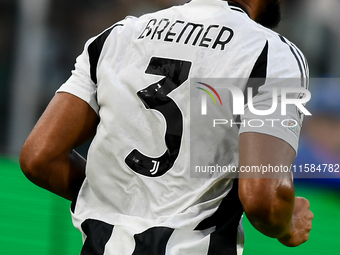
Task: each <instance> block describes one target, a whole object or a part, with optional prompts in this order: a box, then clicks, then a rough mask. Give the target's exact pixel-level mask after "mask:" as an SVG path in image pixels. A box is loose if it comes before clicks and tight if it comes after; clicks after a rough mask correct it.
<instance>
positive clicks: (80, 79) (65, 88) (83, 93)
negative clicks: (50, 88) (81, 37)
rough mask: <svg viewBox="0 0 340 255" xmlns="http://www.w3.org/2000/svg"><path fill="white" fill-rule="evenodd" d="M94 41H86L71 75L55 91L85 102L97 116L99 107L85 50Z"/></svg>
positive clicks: (95, 86)
mask: <svg viewBox="0 0 340 255" xmlns="http://www.w3.org/2000/svg"><path fill="white" fill-rule="evenodd" d="M94 40H95V38H92V39H90V40H88V41H87V43H86V44H85V49H84V51H83V52H82V54H81V55H80V56H79V57H78V58H77V60H76V64H75V69H74V70H73V71H72V75H71V76H70V78H69V79H68V80H67V81H66V82H65V83H64V84H63V85H62V86H61V87H60V88H59V89H58V90H57V93H59V92H67V93H70V94H72V95H75V96H77V97H79V98H80V99H82V100H84V101H85V102H87V103H88V104H89V105H90V106H91V108H92V109H93V110H94V111H95V112H96V113H97V114H98V111H99V105H98V102H97V85H96V84H95V83H94V82H93V81H92V79H91V74H90V60H89V53H88V50H87V49H88V47H89V45H90V44H91V43H92V42H93V41H94Z"/></svg>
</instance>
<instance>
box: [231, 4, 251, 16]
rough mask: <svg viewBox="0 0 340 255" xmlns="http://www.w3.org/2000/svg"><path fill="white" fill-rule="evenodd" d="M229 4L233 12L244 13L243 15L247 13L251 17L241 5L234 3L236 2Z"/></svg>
mask: <svg viewBox="0 0 340 255" xmlns="http://www.w3.org/2000/svg"><path fill="white" fill-rule="evenodd" d="M227 2H228V5H229V7H230V9H231V10H234V11H238V12H243V13H245V14H247V15H248V16H249V13H248V12H247V11H246V9H244V8H243V7H242V6H241V5H239V4H237V3H234V2H229V1H227Z"/></svg>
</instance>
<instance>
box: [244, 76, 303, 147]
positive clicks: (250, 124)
mask: <svg viewBox="0 0 340 255" xmlns="http://www.w3.org/2000/svg"><path fill="white" fill-rule="evenodd" d="M300 84H301V80H300V79H267V80H266V83H265V85H263V86H261V87H260V88H259V92H258V94H257V95H256V96H255V97H254V98H252V99H250V101H248V104H247V105H246V107H245V113H244V115H243V116H242V117H241V123H240V134H241V133H245V132H255V133H261V134H267V135H271V136H274V137H277V138H280V139H282V140H284V141H286V142H287V143H288V144H290V145H291V146H292V148H293V149H294V150H295V151H296V152H297V149H298V141H299V136H300V131H301V127H302V120H303V112H302V111H301V110H300V108H298V107H297V105H295V104H293V103H292V104H287V105H286V104H282V102H283V101H285V100H283V98H287V99H288V100H292V99H293V100H301V97H304V96H305V95H302V94H303V93H302V92H303V91H304V90H305V89H304V88H302V87H300ZM294 88H295V89H296V90H295V89H294ZM296 102H299V101H296ZM301 106H303V104H301ZM262 114H263V115H262Z"/></svg>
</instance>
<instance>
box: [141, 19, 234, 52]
mask: <svg viewBox="0 0 340 255" xmlns="http://www.w3.org/2000/svg"><path fill="white" fill-rule="evenodd" d="M233 37H234V31H233V30H232V29H231V28H229V27H225V26H220V25H203V24H197V23H193V22H187V21H183V20H176V21H175V22H171V21H170V20H169V19H167V18H163V19H160V20H157V19H151V20H149V22H148V23H147V25H146V27H145V29H144V30H143V32H142V33H141V35H140V36H139V37H138V39H139V40H140V39H146V38H149V39H150V40H161V41H164V42H171V43H180V44H187V45H192V46H199V47H205V48H212V49H219V50H225V48H226V47H225V46H226V45H227V44H228V43H229V42H230V41H231V39H232V38H233Z"/></svg>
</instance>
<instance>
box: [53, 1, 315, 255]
mask: <svg viewBox="0 0 340 255" xmlns="http://www.w3.org/2000/svg"><path fill="white" fill-rule="evenodd" d="M307 75H308V74H307V68H306V62H305V59H304V57H303V55H302V53H301V52H300V51H299V50H298V49H297V48H296V47H295V46H294V45H293V44H292V43H290V42H289V41H288V40H287V39H285V38H284V37H282V36H280V35H278V34H276V33H274V32H272V31H271V30H268V29H266V28H264V27H262V26H260V25H259V24H257V23H255V22H254V21H253V20H251V19H250V18H249V17H248V15H247V13H246V12H245V11H243V10H242V9H241V8H240V7H237V6H234V5H231V4H228V2H226V1H222V0H193V1H191V2H190V3H187V4H185V5H182V6H176V7H172V8H169V9H166V10H162V11H159V12H156V13H151V14H146V15H143V16H141V17H140V18H135V17H127V18H126V19H125V20H122V21H120V22H118V23H116V24H115V25H113V26H112V27H110V28H109V29H107V30H105V31H104V32H103V33H101V34H100V35H98V36H96V37H94V38H92V39H90V40H89V41H88V42H87V43H86V45H85V49H84V51H83V53H82V54H81V55H80V56H79V57H78V58H77V62H76V65H75V70H74V71H73V72H72V76H71V77H70V78H69V80H68V81H67V82H66V83H65V84H63V85H62V86H61V88H60V89H59V90H58V92H67V93H71V94H74V95H76V96H77V97H79V98H81V99H83V100H84V101H86V102H87V103H88V104H89V105H90V106H91V107H92V108H93V109H94V111H96V112H97V114H98V115H99V117H100V123H99V125H98V128H97V133H96V136H95V138H94V139H93V142H92V144H91V146H90V148H89V152H88V158H87V166H86V179H85V181H84V183H83V185H82V187H81V190H80V192H79V195H78V198H77V201H74V203H73V204H72V208H71V209H72V210H71V211H72V219H73V223H74V225H75V226H76V227H77V228H78V229H79V230H80V231H81V232H82V234H83V241H84V246H83V249H82V252H81V254H82V255H87V254H91V255H93V254H95V255H99V254H104V255H113V254H119V255H162V254H163V255H183V254H190V255H191V254H195V255H213V254H216V255H217V254H230V255H232V254H241V253H242V248H243V240H244V239H243V231H242V224H241V217H242V213H243V210H242V206H241V203H240V201H239V199H238V191H237V179H235V174H234V173H233V174H229V173H226V174H221V175H219V176H218V178H216V176H214V177H211V178H193V177H191V176H190V173H189V167H190V166H189V164H190V141H189V140H190V109H189V108H190V107H189V99H190V95H189V90H190V86H195V85H191V84H190V80H191V79H192V78H239V77H240V78H249V77H258V78H264V79H265V78H267V77H273V78H299V79H300V80H303V82H304V83H306V77H307ZM300 85H301V84H298V85H297V86H300ZM247 86H250V85H249V84H248V85H247ZM292 86H295V85H292ZM243 89H245V87H243ZM258 90H259V91H260V92H259V94H261V89H260V88H258ZM264 95H265V94H264ZM262 97H265V98H262V99H261V102H265V101H266V100H269V99H268V98H267V97H266V96H263V95H262ZM260 98H261V97H260ZM261 102H259V104H260V103H261ZM70 110H72V109H70ZM229 112H230V111H228V110H226V113H228V114H229V115H230V113H229ZM288 114H289V115H290V116H291V118H295V119H298V116H297V114H296V109H295V110H292V111H290V112H288ZM230 117H231V118H233V116H232V115H231V116H230ZM246 117H247V113H246V114H245V116H244V118H246ZM261 130H263V131H262V132H263V133H266V134H269V135H273V136H277V137H279V138H281V139H284V140H285V141H287V142H288V143H289V144H291V145H292V146H293V147H294V148H295V149H297V140H298V137H297V136H296V134H295V133H294V132H287V130H285V129H284V128H277V129H275V130H273V129H271V128H266V127H264V128H263V129H261ZM252 131H254V130H252V129H251V128H243V127H241V130H239V129H238V127H236V126H235V127H233V128H226V129H225V130H224V131H223V134H222V135H223V139H222V140H221V139H219V140H221V141H224V142H219V143H218V144H211V143H209V141H206V144H207V148H206V150H205V153H206V154H205V155H204V159H205V161H206V162H207V163H209V162H219V160H223V158H225V157H226V158H228V163H229V164H232V165H235V166H237V165H238V137H239V133H240V132H252ZM211 136H212V134H207V136H206V137H205V136H203V137H201V139H202V141H205V140H204V139H209V138H208V137H211ZM226 144H227V145H228V146H227V145H226ZM221 153H223V154H221Z"/></svg>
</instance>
